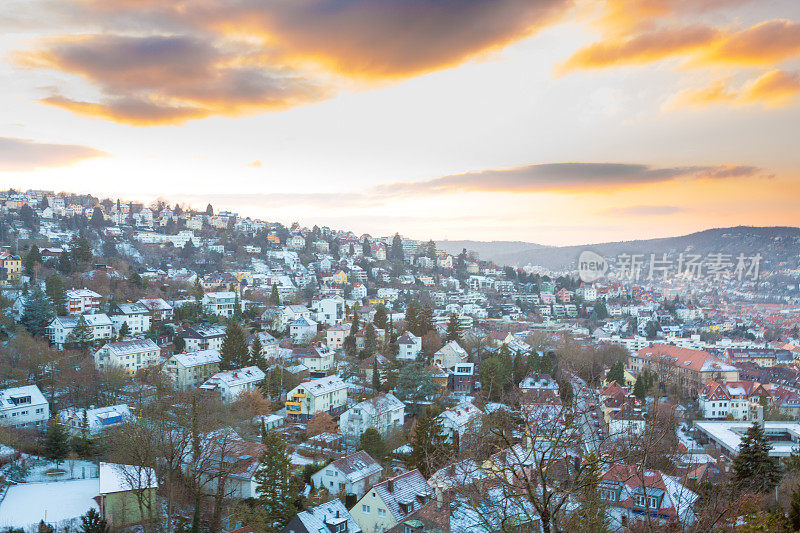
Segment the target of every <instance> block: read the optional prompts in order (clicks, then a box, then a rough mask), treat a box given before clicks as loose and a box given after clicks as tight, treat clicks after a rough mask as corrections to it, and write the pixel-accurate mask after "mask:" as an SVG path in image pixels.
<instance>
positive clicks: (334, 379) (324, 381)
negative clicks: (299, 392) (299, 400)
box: [298, 376, 347, 396]
mask: <svg viewBox="0 0 800 533" xmlns="http://www.w3.org/2000/svg"><path fill="white" fill-rule="evenodd" d="M298 387H302V388H303V390H305V391H306V392H307V393H308V394H311V395H312V396H321V395H323V394H328V393H330V392H334V391H337V390H340V389H346V388H347V384H346V383H345V382H344V381H342V378H340V377H339V376H326V377H324V378H319V379H312V380H311V381H306V382H305V383H301V384H300V385H298Z"/></svg>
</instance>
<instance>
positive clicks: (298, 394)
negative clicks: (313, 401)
mask: <svg viewBox="0 0 800 533" xmlns="http://www.w3.org/2000/svg"><path fill="white" fill-rule="evenodd" d="M292 397H293V398H305V397H306V395H305V394H302V393H295V394H292Z"/></svg>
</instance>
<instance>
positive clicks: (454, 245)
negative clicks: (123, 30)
mask: <svg viewBox="0 0 800 533" xmlns="http://www.w3.org/2000/svg"><path fill="white" fill-rule="evenodd" d="M437 245H438V246H440V247H441V249H443V250H447V251H448V252H450V253H458V252H460V251H461V250H462V249H463V248H467V250H472V251H475V252H476V253H478V255H479V257H480V258H481V259H486V260H489V261H493V262H495V263H497V264H500V265H512V266H517V267H521V266H524V265H527V264H528V263H530V264H532V265H540V266H543V267H545V268H549V269H552V270H561V269H567V268H572V267H574V265H575V261H576V260H577V258H578V255H579V254H580V253H581V252H582V251H584V250H587V249H588V250H592V251H594V252H597V253H598V254H600V255H602V256H604V257H607V258H610V257H615V256H617V255H618V254H620V253H642V254H651V253H655V254H663V253H667V254H678V253H680V252H692V253H699V254H703V255H705V254H708V253H714V252H720V253H726V254H739V253H744V254H746V255H753V254H755V253H756V252H759V253H761V255H762V256H764V259H765V264H768V263H772V262H776V261H777V262H779V263H788V264H789V265H792V266H794V265H796V264H797V262H798V258H800V228H796V227H784V226H777V227H751V226H737V227H734V228H717V229H709V230H705V231H699V232H697V233H691V234H689V235H683V236H680V237H667V238H662V239H646V240H637V241H621V242H605V243H597V244H586V245H580V246H541V245H538V244H533V243H526V242H514V241H511V242H503V241H498V242H479V241H444V242H441V243H437Z"/></svg>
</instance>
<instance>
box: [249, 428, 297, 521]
mask: <svg viewBox="0 0 800 533" xmlns="http://www.w3.org/2000/svg"><path fill="white" fill-rule="evenodd" d="M264 445H265V446H266V450H265V451H264V455H263V457H262V458H261V468H259V469H258V471H257V472H256V474H255V481H256V494H257V499H258V503H259V505H261V506H262V507H263V508H264V509H265V511H266V515H267V520H266V528H265V531H266V533H279V532H280V531H281V530H282V529H283V527H284V526H285V525H286V524H287V523H288V522H289V520H291V518H292V517H293V516H294V514H295V513H296V512H297V509H295V506H294V498H295V487H294V486H293V483H292V463H291V461H290V459H289V454H288V452H287V451H286V443H285V442H284V440H283V437H282V436H281V435H279V434H278V433H276V432H274V431H270V432H269V433H267V434H266V435H265V438H264Z"/></svg>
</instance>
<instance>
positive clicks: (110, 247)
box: [102, 238, 117, 259]
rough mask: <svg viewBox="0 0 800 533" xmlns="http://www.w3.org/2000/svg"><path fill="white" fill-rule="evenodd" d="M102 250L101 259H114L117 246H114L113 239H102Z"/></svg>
mask: <svg viewBox="0 0 800 533" xmlns="http://www.w3.org/2000/svg"><path fill="white" fill-rule="evenodd" d="M102 250H103V257H105V258H106V259H108V258H111V257H115V256H116V255H117V245H116V244H114V241H113V239H110V238H108V239H104V240H103V246H102Z"/></svg>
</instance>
